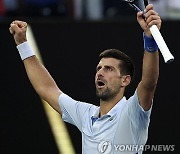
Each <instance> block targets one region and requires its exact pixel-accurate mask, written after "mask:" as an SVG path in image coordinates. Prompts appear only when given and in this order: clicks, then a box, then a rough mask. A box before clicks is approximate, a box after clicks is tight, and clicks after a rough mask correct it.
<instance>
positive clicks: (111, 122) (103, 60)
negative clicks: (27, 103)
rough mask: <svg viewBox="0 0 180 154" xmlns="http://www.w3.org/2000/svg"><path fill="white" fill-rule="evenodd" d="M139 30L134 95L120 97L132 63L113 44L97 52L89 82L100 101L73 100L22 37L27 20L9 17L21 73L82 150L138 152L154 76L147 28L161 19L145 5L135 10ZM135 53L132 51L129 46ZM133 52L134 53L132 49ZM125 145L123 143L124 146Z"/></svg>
mask: <svg viewBox="0 0 180 154" xmlns="http://www.w3.org/2000/svg"><path fill="white" fill-rule="evenodd" d="M137 21H138V23H139V24H140V26H141V28H142V29H143V31H144V32H143V38H144V50H145V51H144V56H143V66H142V78H141V81H140V83H139V84H138V85H137V88H136V90H135V92H134V94H133V95H132V96H131V97H130V98H129V99H126V97H125V96H124V92H125V89H126V87H127V86H128V85H129V84H130V83H131V80H132V78H133V75H134V65H133V62H132V60H131V58H130V57H129V56H127V55H126V54H125V53H123V52H121V51H119V50H117V49H107V50H105V51H103V52H102V53H101V54H100V55H99V63H98V65H97V68H96V75H95V85H96V94H97V97H98V98H99V100H100V105H99V106H95V105H93V104H89V103H85V102H81V101H77V100H74V99H73V98H71V97H70V96H68V95H67V94H65V93H63V91H62V90H60V89H59V88H58V86H57V85H56V83H55V81H54V80H53V78H52V77H51V75H50V74H49V72H48V71H47V69H46V68H45V67H44V66H43V65H42V64H41V63H40V62H39V60H38V58H37V57H36V55H35V54H34V52H33V51H32V49H31V47H30V45H29V43H28V41H27V38H26V30H27V23H26V22H24V21H13V22H12V23H11V25H10V28H9V30H10V33H11V34H13V36H14V40H15V42H16V44H17V49H18V51H19V54H20V56H21V59H22V60H23V63H24V66H25V69H26V72H27V75H28V77H29V79H30V81H31V83H32V85H33V87H34V89H35V91H36V92H37V93H38V95H39V96H40V97H41V98H42V99H44V100H45V101H47V102H48V103H49V104H50V105H51V106H52V108H54V109H55V110H56V111H57V112H58V113H59V114H61V116H62V119H63V120H64V121H65V122H68V123H71V124H73V125H75V126H77V128H78V129H79V130H80V132H81V133H82V153H83V154H98V153H104V154H105V153H106V154H107V153H113V154H114V153H133V154H135V153H138V154H140V153H142V151H143V148H142V146H144V145H145V144H146V141H147V138H148V127H149V123H150V114H151V110H152V103H153V97H154V93H155V89H156V85H157V82H158V76H159V53H158V47H157V44H156V42H155V40H154V39H153V37H152V36H151V32H150V30H149V27H151V26H152V25H154V24H155V25H157V27H158V28H159V29H160V27H161V19H160V17H159V15H158V14H157V13H156V12H155V11H154V10H153V5H152V4H149V5H148V6H147V7H146V9H145V18H144V16H143V12H138V13H137ZM133 52H135V51H133ZM136 52H137V55H138V54H139V53H140V52H139V51H136ZM126 146H130V147H129V148H124V147H126Z"/></svg>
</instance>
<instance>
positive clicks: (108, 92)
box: [96, 87, 118, 101]
mask: <svg viewBox="0 0 180 154" xmlns="http://www.w3.org/2000/svg"><path fill="white" fill-rule="evenodd" d="M117 94H118V91H117V90H112V89H110V88H108V87H106V88H105V89H100V90H98V89H97V88H96V96H97V97H98V98H99V99H101V100H103V101H107V100H110V99H112V98H114V97H115V96H116V95H117Z"/></svg>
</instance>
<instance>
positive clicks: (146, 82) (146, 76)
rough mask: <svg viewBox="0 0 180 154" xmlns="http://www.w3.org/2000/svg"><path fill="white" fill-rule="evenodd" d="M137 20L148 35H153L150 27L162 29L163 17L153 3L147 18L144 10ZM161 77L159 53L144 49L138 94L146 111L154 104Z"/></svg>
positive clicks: (148, 8)
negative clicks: (143, 14)
mask: <svg viewBox="0 0 180 154" xmlns="http://www.w3.org/2000/svg"><path fill="white" fill-rule="evenodd" d="M137 20H138V22H139V24H140V26H141V27H142V29H143V30H144V34H145V35H146V36H147V37H152V36H151V32H150V30H149V27H151V26H152V25H157V27H158V28H159V29H160V27H161V19H160V17H159V16H158V14H157V13H156V12H155V11H154V10H153V5H151V4H150V5H148V6H147V7H146V18H145V19H144V18H143V16H142V12H141V13H140V12H139V13H138V14H137ZM158 77H159V53H158V51H156V52H153V53H151V52H148V51H146V50H145V51H144V57H143V68H142V79H141V81H140V83H139V85H138V87H137V94H138V98H139V102H140V105H141V106H142V107H143V109H144V110H145V111H147V110H149V109H150V107H151V105H152V99H153V97H154V93H155V90H156V85H157V82H158Z"/></svg>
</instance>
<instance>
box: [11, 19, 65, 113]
mask: <svg viewBox="0 0 180 154" xmlns="http://www.w3.org/2000/svg"><path fill="white" fill-rule="evenodd" d="M9 30H10V33H11V34H13V36H14V40H15V42H16V45H17V46H18V45H21V44H22V43H24V42H26V41H27V38H26V31H27V23H26V22H23V21H13V22H12V23H11V25H10V28H9ZM23 63H24V66H25V69H26V72H27V75H28V78H29V80H30V82H31V84H32V85H33V87H34V89H35V91H36V92H37V93H38V95H39V96H40V97H41V98H42V99H43V100H45V101H47V102H48V103H49V105H50V106H52V107H53V108H54V109H55V110H56V111H57V112H59V113H60V114H61V110H60V107H59V104H58V98H59V95H60V94H61V93H62V92H61V90H60V89H59V88H58V87H57V85H56V83H55V81H54V80H53V78H52V77H51V75H50V74H49V72H48V71H47V69H46V68H45V67H44V66H43V65H42V64H41V63H40V61H39V60H38V58H37V57H36V56H35V55H33V56H31V57H28V58H26V59H24V60H23Z"/></svg>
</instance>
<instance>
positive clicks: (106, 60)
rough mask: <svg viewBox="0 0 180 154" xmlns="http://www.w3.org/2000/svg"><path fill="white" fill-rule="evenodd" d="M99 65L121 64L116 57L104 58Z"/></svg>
mask: <svg viewBox="0 0 180 154" xmlns="http://www.w3.org/2000/svg"><path fill="white" fill-rule="evenodd" d="M98 65H108V66H119V60H118V59H116V58H102V59H101V60H100V61H99V64H98Z"/></svg>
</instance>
